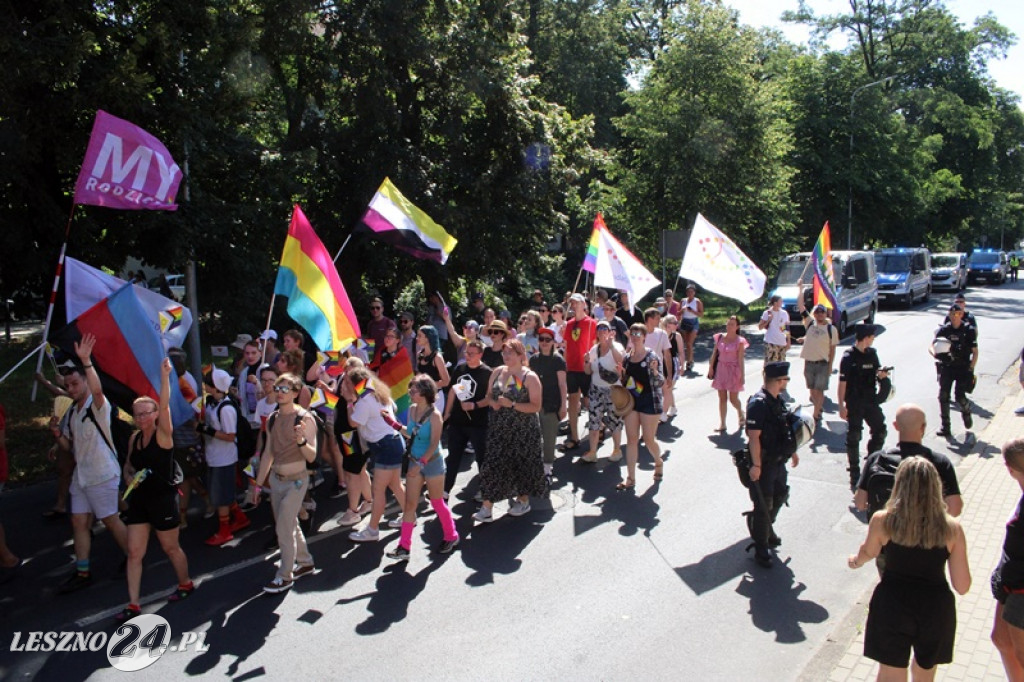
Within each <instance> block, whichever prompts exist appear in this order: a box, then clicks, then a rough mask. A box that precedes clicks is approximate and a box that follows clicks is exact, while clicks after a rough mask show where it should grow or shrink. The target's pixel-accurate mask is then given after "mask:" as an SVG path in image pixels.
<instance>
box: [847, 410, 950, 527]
mask: <svg viewBox="0 0 1024 682" xmlns="http://www.w3.org/2000/svg"><path fill="white" fill-rule="evenodd" d="M892 425H893V428H895V429H896V433H898V434H899V437H900V442H899V445H897V446H896V447H895V448H890V449H889V450H880V451H879V452H875V453H873V454H871V455H869V456H868V459H867V461H866V462H864V469H863V471H862V472H861V476H860V480H859V481H858V482H857V492H856V494H855V495H854V497H853V504H854V506H855V507H856V508H857V509H858V510H859V511H865V510H867V508H868V482H869V481H870V479H871V476H872V474H873V473H875V472H877V471H878V470H879V468H880V466H881V465H880V464H879V461H880V460H881V459H882V458H883V457H888V458H890V459H891V460H894V459H895V458H896V457H898V458H899V459H900V460H903V459H906V458H907V457H913V456H914V455H919V456H921V457H924V458H925V459H927V460H928V461H929V462H931V463H932V464H934V465H935V468H936V469H938V471H939V478H940V479H941V480H942V496H943V500H944V501H945V502H946V509H947V510H948V511H949V513H950V514H951V515H953V516H960V512H961V511H963V508H964V501H963V498H962V497H961V496H960V484H959V483H958V482H957V480H956V469H954V468H953V463H952V462H950V461H949V458H948V457H946V456H945V455H940V454H937V453H934V452H932V451H931V450H930V449H928V448H926V447H925V446H924V445H922V444H921V441H922V440H924V434H925V431H926V430H927V428H928V424H927V423H926V421H925V416H924V410H922V409H921V408H920V407H918V406H917V405H914V404H911V403H907V404H905V405H900V407H899V409H897V410H896V419H895V420H894V421H893V423H892Z"/></svg>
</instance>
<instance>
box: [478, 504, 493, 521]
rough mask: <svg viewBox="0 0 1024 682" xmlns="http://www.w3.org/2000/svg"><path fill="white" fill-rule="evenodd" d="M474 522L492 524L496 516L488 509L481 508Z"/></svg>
mask: <svg viewBox="0 0 1024 682" xmlns="http://www.w3.org/2000/svg"><path fill="white" fill-rule="evenodd" d="M473 520H474V521H478V522H479V523H490V522H491V521H493V520H494V516H493V515H492V514H491V510H490V509H488V508H487V507H480V508H479V509H477V511H476V514H473Z"/></svg>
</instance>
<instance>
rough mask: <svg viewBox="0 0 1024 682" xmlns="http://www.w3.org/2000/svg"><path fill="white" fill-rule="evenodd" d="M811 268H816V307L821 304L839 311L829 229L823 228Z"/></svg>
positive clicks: (813, 253)
mask: <svg viewBox="0 0 1024 682" xmlns="http://www.w3.org/2000/svg"><path fill="white" fill-rule="evenodd" d="M811 267H813V268H814V305H818V304H819V303H820V304H822V305H823V306H825V307H826V308H828V309H830V310H838V309H839V303H838V302H837V300H836V278H835V273H833V272H832V233H831V231H830V230H829V227H828V221H826V222H825V227H823V228H821V234H819V235H818V241H816V242H815V243H814V250H813V251H812V252H811Z"/></svg>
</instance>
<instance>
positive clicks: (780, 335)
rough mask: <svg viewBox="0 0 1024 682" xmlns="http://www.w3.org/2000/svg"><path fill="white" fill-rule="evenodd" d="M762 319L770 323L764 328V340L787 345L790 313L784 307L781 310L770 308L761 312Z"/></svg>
mask: <svg viewBox="0 0 1024 682" xmlns="http://www.w3.org/2000/svg"><path fill="white" fill-rule="evenodd" d="M769 318H770V320H769ZM761 321H762V322H767V323H768V326H767V327H766V328H765V330H764V342H765V343H770V344H772V345H773V346H785V345H786V342H787V337H786V331H787V330H788V329H789V313H787V312H786V310H785V309H784V308H780V309H779V310H771V309H769V310H766V311H764V312H763V313H762V314H761Z"/></svg>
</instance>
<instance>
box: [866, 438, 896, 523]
mask: <svg viewBox="0 0 1024 682" xmlns="http://www.w3.org/2000/svg"><path fill="white" fill-rule="evenodd" d="M902 461H903V457H901V456H900V454H899V450H898V449H897V450H887V451H885V452H882V453H880V454H879V455H878V458H877V459H875V460H874V462H873V463H872V464H871V466H870V468H869V469H868V480H867V490H868V519H870V518H871V517H872V516H874V515H875V512H877V511H880V510H882V509H885V504H886V503H887V502H888V501H889V498H890V497H891V496H892V487H893V484H895V482H896V470H897V469H898V468H899V466H900V462H902Z"/></svg>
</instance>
